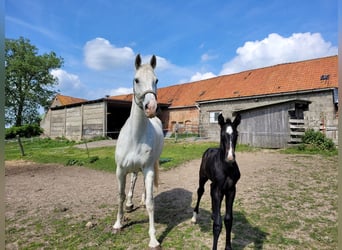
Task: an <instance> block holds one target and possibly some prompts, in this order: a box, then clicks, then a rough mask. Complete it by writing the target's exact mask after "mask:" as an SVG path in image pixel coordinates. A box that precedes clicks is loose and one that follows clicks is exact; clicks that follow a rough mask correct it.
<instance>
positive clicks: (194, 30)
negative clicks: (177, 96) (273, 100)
mask: <svg viewBox="0 0 342 250" xmlns="http://www.w3.org/2000/svg"><path fill="white" fill-rule="evenodd" d="M337 5H338V1H337V0H300V1H298V0H287V1H280V0H259V1H255V0H239V1H232V0H231V1H229V0H225V1H224V0H214V1H213V0H201V1H184V0H182V1H179V0H173V1H162V0H159V1H158V0H144V1H139V0H115V1H113V0H97V1H94V0H72V1H70V0H49V1H46V0H5V37H6V38H12V39H17V38H19V37H20V36H23V37H24V38H27V39H29V40H30V41H31V44H33V45H35V46H36V47H37V48H38V50H39V54H43V53H46V52H50V51H54V52H56V54H57V55H58V56H60V57H62V58H63V59H64V65H63V67H62V68H61V69H58V70H53V71H52V72H51V73H52V74H53V75H54V76H55V77H57V78H58V79H59V85H58V86H57V87H56V89H58V90H60V92H61V94H64V95H70V96H74V97H80V98H86V99H97V98H102V97H104V96H105V95H117V94H124V93H129V92H131V88H132V79H133V74H134V58H135V55H136V54H138V53H140V54H141V55H142V57H143V61H144V62H147V61H148V60H149V58H150V57H151V55H152V54H155V55H156V56H157V68H156V74H157V76H158V79H159V82H158V85H159V87H165V86H170V85H174V84H179V83H185V82H190V81H195V80H200V79H205V78H209V77H213V76H218V75H222V74H231V73H236V72H241V71H244V70H248V69H253V68H260V67H265V66H269V65H274V64H279V63H285V62H292V61H300V60H306V59H311V58H318V57H324V56H329V55H336V54H337V44H338V25H337V20H338V17H337V16H338V15H337V14H338V13H337V9H338V8H337V7H338V6H337Z"/></svg>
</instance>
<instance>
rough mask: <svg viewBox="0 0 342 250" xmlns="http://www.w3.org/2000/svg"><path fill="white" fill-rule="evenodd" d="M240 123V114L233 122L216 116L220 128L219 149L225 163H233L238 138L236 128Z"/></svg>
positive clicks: (221, 116)
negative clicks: (222, 153) (221, 151)
mask: <svg viewBox="0 0 342 250" xmlns="http://www.w3.org/2000/svg"><path fill="white" fill-rule="evenodd" d="M240 121H241V116H240V114H238V115H237V116H236V117H235V119H234V121H233V122H232V121H231V120H230V119H229V118H227V120H226V121H224V117H223V115H222V114H220V115H219V116H218V123H219V125H220V127H221V137H220V147H221V149H222V150H223V152H224V160H225V161H226V162H234V161H235V146H236V143H237V138H238V131H237V127H238V126H239V124H240Z"/></svg>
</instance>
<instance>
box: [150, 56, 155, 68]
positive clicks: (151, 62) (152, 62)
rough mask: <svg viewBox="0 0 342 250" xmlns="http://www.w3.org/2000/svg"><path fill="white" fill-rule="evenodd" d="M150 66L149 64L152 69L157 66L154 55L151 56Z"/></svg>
mask: <svg viewBox="0 0 342 250" xmlns="http://www.w3.org/2000/svg"><path fill="white" fill-rule="evenodd" d="M150 64H151V66H152V68H153V69H154V68H155V67H156V66H157V58H156V56H155V55H153V56H152V58H151V61H150Z"/></svg>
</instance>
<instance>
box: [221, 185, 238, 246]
mask: <svg viewBox="0 0 342 250" xmlns="http://www.w3.org/2000/svg"><path fill="white" fill-rule="evenodd" d="M235 194H236V187H235V186H234V187H233V188H232V189H230V190H228V191H227V193H226V215H225V217H224V225H225V227H226V248H225V249H226V250H231V249H232V245H231V231H232V225H233V203H234V199H235Z"/></svg>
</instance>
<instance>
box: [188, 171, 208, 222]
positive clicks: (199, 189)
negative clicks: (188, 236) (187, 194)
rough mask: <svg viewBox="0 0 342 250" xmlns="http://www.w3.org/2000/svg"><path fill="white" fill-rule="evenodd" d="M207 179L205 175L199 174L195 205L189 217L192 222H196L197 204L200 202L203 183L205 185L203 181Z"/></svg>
mask: <svg viewBox="0 0 342 250" xmlns="http://www.w3.org/2000/svg"><path fill="white" fill-rule="evenodd" d="M207 181H208V178H207V177H203V176H202V177H201V176H200V179H199V186H198V189H197V203H196V206H195V208H194V211H193V214H192V218H191V222H192V223H196V221H197V214H198V211H199V204H200V201H201V198H202V195H203V193H204V185H205V183H206V182H207Z"/></svg>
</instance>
